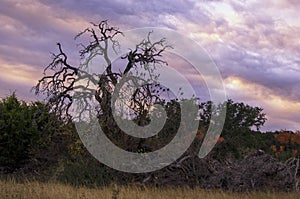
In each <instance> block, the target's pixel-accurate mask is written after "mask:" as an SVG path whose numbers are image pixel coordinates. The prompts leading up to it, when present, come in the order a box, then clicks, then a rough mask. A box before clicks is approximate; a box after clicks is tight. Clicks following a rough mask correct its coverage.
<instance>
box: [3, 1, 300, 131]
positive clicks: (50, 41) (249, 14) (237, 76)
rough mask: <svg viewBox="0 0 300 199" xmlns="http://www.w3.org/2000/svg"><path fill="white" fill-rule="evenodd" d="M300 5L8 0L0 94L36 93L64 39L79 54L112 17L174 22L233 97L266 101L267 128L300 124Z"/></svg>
mask: <svg viewBox="0 0 300 199" xmlns="http://www.w3.org/2000/svg"><path fill="white" fill-rule="evenodd" d="M299 10H300V1H299V0H224V1H222V0H191V1H188V0H173V1H170V0H151V1H150V0H148V1H138V0H135V1H134V0H98V1H97V0H88V1H86V0H79V1H71V0H35V1H34V0H0V27H1V28H0V41H1V42H0V71H1V72H0V97H5V96H8V95H9V94H11V93H12V92H13V91H16V93H17V96H18V97H20V98H21V99H24V100H27V101H30V100H36V99H37V98H36V97H35V96H34V95H33V94H32V93H30V88H31V87H32V86H34V85H35V84H36V82H37V80H38V79H39V78H41V76H42V73H43V68H44V67H45V66H46V65H47V64H48V63H49V62H50V60H51V59H50V52H57V47H56V42H61V43H62V45H63V47H64V49H65V51H66V52H67V53H68V54H70V57H73V58H74V59H75V60H76V59H78V48H77V47H76V42H74V39H73V38H74V36H75V35H76V34H77V33H78V32H80V31H81V30H83V29H84V28H86V27H88V26H89V22H98V21H100V20H104V19H109V22H110V24H112V25H114V26H117V27H120V29H121V30H129V29H132V28H142V27H166V28H170V29H172V30H175V31H177V32H179V33H181V34H183V35H186V36H187V37H189V38H191V39H193V40H194V41H196V42H197V43H198V44H199V45H201V46H202V47H203V48H204V49H205V50H206V51H207V52H208V53H209V55H210V56H211V58H212V59H213V61H214V62H215V63H216V65H217V66H218V68H219V70H220V71H221V75H222V77H223V80H224V83H225V87H226V92H227V97H228V98H230V99H233V100H234V101H237V102H245V103H248V104H250V105H253V106H260V107H262V108H264V112H265V113H266V114H267V117H268V121H267V122H266V124H265V127H264V128H263V129H262V130H280V129H287V130H300V92H299V91H300V12H299ZM74 63H76V61H75V62H74ZM183 67H184V66H183Z"/></svg>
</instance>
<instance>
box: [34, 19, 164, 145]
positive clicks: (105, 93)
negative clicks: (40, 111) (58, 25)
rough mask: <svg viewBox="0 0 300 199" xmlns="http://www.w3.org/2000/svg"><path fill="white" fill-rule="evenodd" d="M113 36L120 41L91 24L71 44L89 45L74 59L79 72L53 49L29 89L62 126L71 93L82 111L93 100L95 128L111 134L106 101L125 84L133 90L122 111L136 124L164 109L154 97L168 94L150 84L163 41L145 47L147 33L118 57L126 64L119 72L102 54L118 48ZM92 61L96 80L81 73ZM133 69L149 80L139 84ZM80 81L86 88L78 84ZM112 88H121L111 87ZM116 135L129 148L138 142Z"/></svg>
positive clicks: (114, 32) (161, 62) (115, 30)
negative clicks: (96, 62) (98, 69)
mask: <svg viewBox="0 0 300 199" xmlns="http://www.w3.org/2000/svg"><path fill="white" fill-rule="evenodd" d="M119 35H123V33H122V32H121V31H120V30H119V29H118V28H116V27H112V26H110V25H109V24H108V22H107V20H106V21H101V22H100V23H98V24H95V23H92V24H91V27H89V28H86V29H85V30H83V31H82V32H80V33H79V34H78V35H77V36H76V37H75V39H79V38H81V37H84V36H87V37H88V38H89V40H90V41H89V42H87V43H80V44H79V46H80V47H81V50H80V51H79V54H80V57H81V60H82V64H81V65H79V66H73V65H72V64H70V62H69V59H68V55H67V54H66V53H65V52H64V50H63V48H62V45H61V44H60V43H57V45H58V53H57V54H52V62H51V63H50V64H49V65H48V66H47V67H46V68H45V70H44V77H43V78H42V79H40V80H39V82H38V84H37V85H36V86H35V88H34V90H35V93H36V94H43V95H46V97H47V101H48V104H49V105H50V107H52V111H53V112H54V113H56V114H57V115H58V116H59V117H61V118H62V119H64V120H67V121H70V120H72V116H71V114H70V107H71V105H72V103H73V101H74V95H75V93H76V95H77V97H80V98H81V99H82V101H83V105H84V106H85V107H84V108H83V109H84V110H88V109H90V108H92V107H91V106H90V105H89V103H88V100H89V99H91V98H94V99H95V100H96V102H97V103H98V106H97V107H98V109H97V111H98V118H99V121H100V124H103V126H106V127H109V128H106V131H108V130H109V129H112V128H111V127H114V128H115V127H116V126H117V125H116V123H115V121H114V119H113V114H112V108H111V106H112V103H113V102H112V95H113V93H116V92H121V91H120V90H118V88H120V87H121V86H122V84H124V85H125V84H127V85H129V86H132V87H133V88H135V91H134V94H133V95H132V98H131V99H130V102H129V103H127V104H126V105H127V106H128V108H130V109H131V110H132V112H133V114H134V115H135V116H134V118H137V121H138V122H137V123H138V124H139V125H143V124H144V123H145V121H147V118H148V117H147V115H148V113H149V107H150V106H151V105H154V104H156V103H164V99H162V98H161V97H160V96H159V94H160V93H161V92H169V90H168V89H167V88H162V87H161V86H160V85H159V84H158V83H157V82H156V80H157V78H158V75H157V74H155V69H156V67H157V66H158V65H164V64H167V63H166V62H165V61H164V60H163V58H162V55H163V53H164V52H165V50H166V49H167V48H170V46H169V45H167V43H166V40H165V39H164V38H163V39H160V40H158V41H154V42H153V41H151V32H149V33H148V35H146V38H145V39H144V40H142V41H140V42H139V43H138V44H137V45H136V47H135V49H131V50H130V51H129V52H128V53H127V54H126V55H125V56H123V57H121V58H122V59H123V60H126V62H127V63H126V64H125V66H124V67H123V68H121V69H120V68H116V66H115V65H114V63H112V60H111V59H110V57H109V53H108V52H109V49H113V51H114V52H117V51H118V49H119V48H120V43H119V42H118V40H117V39H116V38H117V36H119ZM96 56H102V57H103V58H104V60H105V71H104V73H102V74H96V75H95V74H89V73H88V72H87V70H86V69H87V68H88V67H89V65H90V63H91V61H92V60H93V59H94V58H95V57H96ZM117 69H118V70H117ZM138 69H142V70H143V71H144V74H145V73H147V76H148V77H149V78H148V79H147V80H145V79H143V78H139V77H138V74H136V73H137V71H138ZM125 77H126V81H123V82H122V81H121V80H122V79H124V78H125ZM82 80H84V81H85V84H86V85H83V84H78V82H80V81H81V82H82ZM84 81H83V82H84ZM89 84H93V85H95V87H96V89H91V88H89V87H88V85H89ZM118 84H121V86H118V87H117V85H118ZM104 132H105V128H104ZM117 133H118V134H121V135H122V136H123V137H125V139H124V140H126V139H127V140H128V139H131V141H132V142H133V143H135V142H139V140H137V139H135V138H132V137H128V135H126V134H125V133H123V132H121V131H118V132H117ZM108 134H109V133H108ZM108 136H109V135H108ZM110 138H111V137H110Z"/></svg>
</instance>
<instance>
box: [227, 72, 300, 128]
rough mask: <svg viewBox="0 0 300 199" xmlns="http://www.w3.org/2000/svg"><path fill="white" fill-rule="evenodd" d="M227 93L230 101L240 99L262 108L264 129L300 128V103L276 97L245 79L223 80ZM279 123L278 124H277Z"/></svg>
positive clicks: (279, 96)
mask: <svg viewBox="0 0 300 199" xmlns="http://www.w3.org/2000/svg"><path fill="white" fill-rule="evenodd" d="M225 85H226V89H227V93H228V95H229V96H231V97H232V99H234V100H235V99H241V100H242V101H243V102H246V103H249V104H251V105H253V106H259V107H262V108H264V112H265V113H266V114H267V118H268V122H267V123H266V127H265V128H264V129H272V130H276V129H277V130H278V128H279V129H285V128H287V127H290V128H292V129H290V130H297V129H299V128H300V126H299V124H300V118H299V117H298V115H299V112H300V102H299V101H293V100H290V99H289V98H286V97H285V96H282V95H278V94H277V93H275V92H274V91H273V90H271V89H269V88H267V87H264V86H262V85H260V84H255V83H252V82H249V81H247V80H245V79H242V78H239V77H235V76H230V77H227V78H226V79H225ZM278 121H280V123H277V122H278Z"/></svg>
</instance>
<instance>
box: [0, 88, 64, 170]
mask: <svg viewBox="0 0 300 199" xmlns="http://www.w3.org/2000/svg"><path fill="white" fill-rule="evenodd" d="M62 124H63V123H62V122H61V121H59V120H58V118H57V117H56V116H55V115H54V114H53V113H50V107H49V106H48V105H46V104H44V103H41V102H33V103H30V104H27V103H25V102H24V101H21V100H18V99H17V97H16V95H15V93H13V94H12V95H11V96H9V97H6V98H4V99H2V101H1V102H0V166H1V167H3V168H5V169H6V170H8V171H13V170H15V169H17V168H20V167H21V166H24V164H25V163H27V162H28V161H29V160H31V159H32V158H37V157H42V156H45V154H44V151H43V149H45V148H47V147H49V145H50V144H51V143H52V139H53V136H54V134H56V133H57V132H58V129H59V128H60V127H62V126H63V125H62Z"/></svg>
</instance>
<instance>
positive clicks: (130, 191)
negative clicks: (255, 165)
mask: <svg viewBox="0 0 300 199" xmlns="http://www.w3.org/2000/svg"><path fill="white" fill-rule="evenodd" d="M0 198H3V199H15V198H30V199H31V198H32V199H36V198H43V199H44V198H59V199H65V198H70V199H79V198H80V199H81V198H82V199H83V198H97V199H98V198H103V199H105V198H109V199H111V198H115V199H117V198H122V199H123V198H124V199H125V198H128V199H135V198H136V199H143V198H151V199H152V198H172V199H176V198H195V199H196V198H197V199H198V198H208V199H210V198H212V199H217V198H222V199H227V198H237V199H246V198H247V199H248V198H249V199H250V198H251V199H252V198H263V199H268V198H272V199H276V198H278V199H279V198H280V199H284V198H293V199H294V198H299V199H300V194H299V193H266V192H265V193H263V192H252V193H228V192H222V191H212V190H211V191H207V190H201V189H198V188H196V189H190V188H177V189H171V188H167V189H162V188H142V187H134V186H122V187H116V186H113V185H112V186H109V187H103V188H95V189H90V188H85V187H79V188H78V187H73V186H69V185H64V184H57V183H39V182H27V183H16V182H14V181H13V180H10V181H0Z"/></svg>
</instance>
